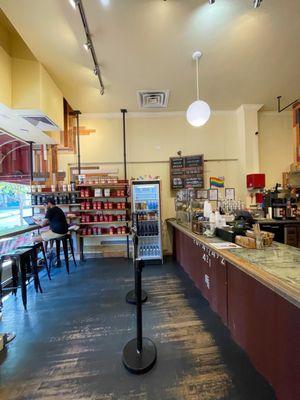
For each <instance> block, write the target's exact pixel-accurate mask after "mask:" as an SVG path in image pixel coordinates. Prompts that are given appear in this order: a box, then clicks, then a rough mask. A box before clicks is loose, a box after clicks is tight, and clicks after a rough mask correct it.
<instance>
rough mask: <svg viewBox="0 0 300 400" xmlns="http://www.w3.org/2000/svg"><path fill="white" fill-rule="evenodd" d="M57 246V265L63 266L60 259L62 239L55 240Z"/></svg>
mask: <svg viewBox="0 0 300 400" xmlns="http://www.w3.org/2000/svg"><path fill="white" fill-rule="evenodd" d="M55 248H56V260H57V265H56V266H57V267H61V261H60V240H59V239H57V240H55Z"/></svg>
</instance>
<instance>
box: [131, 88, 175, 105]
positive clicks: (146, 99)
mask: <svg viewBox="0 0 300 400" xmlns="http://www.w3.org/2000/svg"><path fill="white" fill-rule="evenodd" d="M137 98H138V105H139V108H141V109H153V108H167V107H168V101H169V90H138V92H137Z"/></svg>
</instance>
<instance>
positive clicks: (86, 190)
mask: <svg viewBox="0 0 300 400" xmlns="http://www.w3.org/2000/svg"><path fill="white" fill-rule="evenodd" d="M89 196H90V191H89V189H85V190H84V197H89Z"/></svg>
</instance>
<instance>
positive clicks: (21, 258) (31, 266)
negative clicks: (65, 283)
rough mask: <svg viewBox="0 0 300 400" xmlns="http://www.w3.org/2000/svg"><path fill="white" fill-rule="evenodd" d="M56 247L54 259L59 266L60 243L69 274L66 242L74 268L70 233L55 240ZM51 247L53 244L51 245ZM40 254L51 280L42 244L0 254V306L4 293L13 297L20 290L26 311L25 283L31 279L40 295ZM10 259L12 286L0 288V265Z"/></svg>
mask: <svg viewBox="0 0 300 400" xmlns="http://www.w3.org/2000/svg"><path fill="white" fill-rule="evenodd" d="M54 241H55V247H56V259H57V264H58V265H60V263H61V261H60V248H61V243H62V247H63V252H64V259H65V265H66V270H67V273H68V274H69V273H70V264H69V252H68V242H69V246H70V250H71V255H72V258H73V261H74V264H75V266H77V264H76V260H75V255H74V247H73V238H72V236H71V234H70V233H67V234H66V235H64V236H62V237H60V238H58V239H55V240H54ZM52 245H53V244H52ZM40 252H41V253H42V256H43V262H44V265H45V268H46V271H47V275H48V278H49V279H50V280H51V267H52V266H53V262H50V263H48V261H47V257H46V252H45V249H44V246H43V243H33V244H28V245H23V246H19V247H18V248H17V249H15V250H13V251H11V252H8V253H6V254H2V255H1V257H0V305H1V299H2V296H3V292H4V291H7V290H9V291H12V292H13V293H14V295H16V293H17V289H18V288H19V287H20V288H21V294H22V302H23V306H24V308H25V310H27V282H28V281H29V280H30V279H31V278H32V279H33V282H34V287H35V291H36V292H37V293H38V292H40V293H42V292H43V290H42V287H41V283H40V279H39V274H38V255H39V253H40ZM7 259H10V260H11V261H12V286H10V287H9V288H3V287H2V264H3V262H4V261H5V260H7Z"/></svg>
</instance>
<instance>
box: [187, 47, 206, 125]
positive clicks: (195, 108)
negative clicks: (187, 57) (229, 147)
mask: <svg viewBox="0 0 300 400" xmlns="http://www.w3.org/2000/svg"><path fill="white" fill-rule="evenodd" d="M201 56H202V53H201V51H195V52H194V53H193V56H192V58H193V60H194V61H196V79H197V83H196V84H197V100H196V101H194V102H193V103H192V104H191V105H190V106H189V108H188V109H187V112H186V119H187V121H188V123H189V124H191V125H192V126H196V127H199V126H203V125H205V124H206V122H207V121H208V120H209V118H210V114H211V111H210V107H209V105H208V104H207V103H206V102H205V101H203V100H200V98H199V60H200V58H201Z"/></svg>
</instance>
